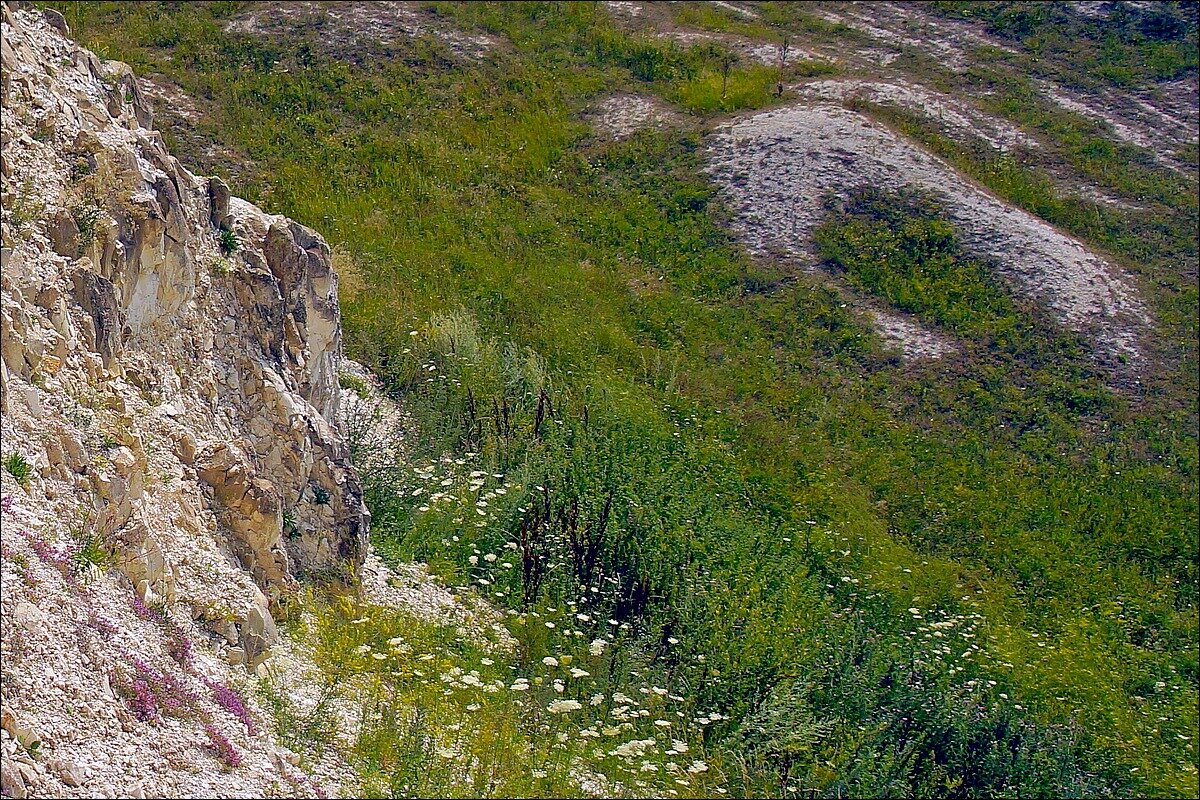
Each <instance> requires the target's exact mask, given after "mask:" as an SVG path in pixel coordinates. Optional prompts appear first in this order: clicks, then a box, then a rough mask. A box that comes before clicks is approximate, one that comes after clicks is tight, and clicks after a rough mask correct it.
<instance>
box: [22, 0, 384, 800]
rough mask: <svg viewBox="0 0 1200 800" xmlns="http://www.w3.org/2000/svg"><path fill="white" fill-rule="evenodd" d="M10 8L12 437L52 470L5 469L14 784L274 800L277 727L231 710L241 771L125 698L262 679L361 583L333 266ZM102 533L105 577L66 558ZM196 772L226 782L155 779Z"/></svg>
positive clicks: (357, 492)
mask: <svg viewBox="0 0 1200 800" xmlns="http://www.w3.org/2000/svg"><path fill="white" fill-rule="evenodd" d="M0 8H2V14H3V19H2V25H3V46H2V49H0V58H2V62H3V64H2V66H3V71H2V73H3V86H2V87H0V89H2V92H3V104H4V113H3V121H2V131H0V133H2V137H0V141H2V149H0V173H2V177H3V190H2V194H3V197H2V200H3V203H2V206H3V213H2V216H0V234H2V237H3V245H2V251H0V256H2V260H3V270H2V273H0V300H2V303H0V390H2V395H0V411H2V414H0V433H2V435H3V456H4V457H6V458H8V457H10V456H19V457H20V458H21V460H22V462H23V463H24V464H25V465H27V469H28V474H27V475H24V476H21V477H18V476H14V475H13V474H11V473H10V472H9V471H3V472H2V473H0V484H2V486H0V491H2V493H3V495H4V509H3V512H2V514H3V519H2V523H3V546H4V554H3V556H4V557H3V559H0V565H2V568H3V581H2V587H3V591H2V592H0V648H2V650H3V652H2V653H0V655H2V656H3V662H4V681H3V690H2V695H3V703H4V713H5V719H6V724H5V726H4V727H5V732H4V733H3V734H0V738H2V739H3V743H2V744H3V747H2V748H0V750H2V753H0V755H3V758H4V767H3V770H2V772H3V777H4V791H5V792H6V793H7V794H9V795H11V796H14V797H20V796H25V794H26V793H28V795H29V796H47V795H51V796H53V795H62V794H68V795H69V794H71V793H74V794H75V795H76V796H100V795H101V794H107V796H129V795H130V794H131V793H132V794H133V796H168V795H176V796H179V795H182V796H234V795H236V796H261V795H262V794H263V792H265V791H267V788H268V787H269V786H271V785H272V783H273V782H277V781H280V780H281V777H280V774H279V772H278V769H277V765H276V764H275V762H274V761H272V760H271V757H270V752H269V751H270V749H271V748H270V742H269V741H268V740H267V739H264V738H263V737H264V736H266V735H267V734H266V733H263V732H262V731H257V732H255V733H251V732H250V726H249V725H247V726H244V729H243V726H242V724H241V723H240V722H238V721H237V720H236V719H232V718H230V717H229V715H228V714H227V713H226V712H224V711H222V710H221V709H220V708H219V707H213V708H211V709H209V710H208V711H205V712H204V713H205V714H208V715H210V716H211V718H212V719H213V724H214V725H216V726H217V728H219V729H220V730H221V732H222V735H224V736H226V737H228V738H230V739H231V740H232V741H234V744H235V746H236V747H237V748H238V749H239V750H240V751H241V752H242V753H243V755H244V756H245V758H244V761H243V764H242V766H240V767H239V768H238V769H237V770H235V771H233V772H231V773H225V772H223V771H222V770H221V769H220V767H219V765H217V764H216V762H213V761H212V756H211V751H212V748H211V747H208V746H207V745H206V741H207V740H206V738H205V734H204V733H203V731H201V729H200V726H199V725H190V726H189V725H185V724H183V723H180V722H179V721H178V720H175V719H173V718H172V720H171V724H170V725H166V726H165V727H161V728H155V727H154V726H153V725H150V724H149V723H147V722H146V721H145V720H137V719H134V718H133V717H132V716H131V712H130V708H131V707H130V706H127V703H126V702H125V701H122V700H121V699H119V697H118V696H117V695H119V694H120V692H119V691H118V690H119V686H118V685H117V683H116V682H114V681H118V678H119V677H120V676H122V675H124V676H125V677H126V678H129V677H130V676H136V675H138V674H141V672H144V669H143V667H144V666H145V665H147V664H148V665H151V666H153V668H154V669H155V670H167V669H170V668H174V667H173V666H172V665H173V664H174V663H175V662H178V664H179V665H180V666H181V667H182V665H184V664H185V663H186V664H187V665H188V666H187V668H186V669H181V671H180V674H181V675H183V676H184V678H182V680H185V681H191V684H192V686H191V690H192V692H193V693H194V694H195V695H196V696H197V697H201V698H204V697H207V696H208V694H209V689H208V688H206V687H207V686H209V683H208V682H210V681H212V682H218V683H228V682H231V681H236V680H238V677H237V676H238V675H240V676H241V679H247V677H248V676H247V670H250V671H251V672H253V670H254V669H255V668H260V669H261V665H262V663H263V662H264V661H266V660H268V659H269V658H270V654H271V647H272V646H273V645H274V644H275V643H276V642H277V641H278V633H277V631H276V626H275V622H274V620H273V618H272V614H273V612H274V613H276V614H277V613H278V610H279V607H280V606H279V603H278V600H279V599H280V598H281V597H282V596H284V595H286V594H287V593H288V592H289V590H291V589H293V588H294V587H295V585H296V580H297V578H298V577H300V576H302V575H304V574H319V575H333V574H336V573H346V572H348V571H351V570H356V569H357V568H358V566H360V565H361V564H362V562H363V559H364V557H365V556H366V554H367V532H368V523H369V515H368V512H367V510H366V507H365V506H364V504H363V499H362V488H361V484H360V482H359V479H358V476H357V474H356V473H355V471H354V469H353V467H352V466H351V464H350V461H349V451H348V448H347V446H346V444H345V442H344V438H343V435H342V431H341V427H340V423H339V417H338V410H339V409H338V405H339V398H340V395H341V393H340V391H339V387H338V377H337V376H338V370H339V364H340V362H341V359H342V345H341V325H340V316H339V311H338V302H337V276H336V275H335V273H334V271H333V269H332V266H331V259H330V249H329V247H328V245H327V244H326V243H325V241H324V240H323V239H322V238H321V237H320V236H319V235H318V234H317V233H315V232H313V231H311V230H309V229H308V228H306V227H304V226H302V225H299V224H297V223H295V222H292V221H291V220H288V219H286V218H284V217H280V216H273V215H270V214H266V213H264V212H263V211H261V210H260V209H258V208H257V207H255V206H253V205H251V204H250V203H247V202H244V201H242V200H239V199H238V198H235V197H231V196H230V192H229V189H228V188H227V187H226V186H225V185H224V184H223V183H222V182H221V181H220V180H218V179H215V178H204V177H197V176H195V175H193V174H191V173H190V172H189V171H188V170H186V169H185V168H183V167H182V166H181V165H180V163H179V162H178V161H177V160H176V159H175V158H174V157H172V156H171V154H170V153H168V152H167V149H166V147H165V146H164V144H163V139H162V137H161V136H160V135H159V134H158V133H157V132H155V131H154V130H153V128H152V127H151V124H152V119H153V116H152V113H151V109H150V107H149V105H148V104H147V102H146V100H145V98H144V97H143V96H142V93H141V91H140V89H139V88H138V83H137V81H136V79H135V78H134V75H133V73H132V72H131V70H130V69H129V67H127V66H126V65H124V64H119V63H115V62H105V61H101V60H100V59H98V58H97V57H96V56H95V55H94V54H92V53H91V52H89V51H87V50H85V49H83V48H81V47H79V46H78V45H77V44H75V43H74V42H73V41H72V40H70V39H69V38H68V35H69V32H68V30H67V26H66V23H65V22H64V21H63V18H62V17H61V16H60V15H58V14H57V13H55V12H53V11H46V12H41V11H37V10H33V9H22V10H19V11H17V10H15V9H13V8H12V7H11V6H10V5H9V4H7V3H5V4H2V6H0ZM89 541H90V542H93V543H97V542H98V543H99V544H100V546H101V547H102V548H107V549H108V550H110V551H111V553H110V557H109V563H108V564H107V565H102V567H103V568H97V567H95V566H87V567H85V568H78V564H77V563H75V562H70V563H68V559H67V557H66V555H65V554H67V553H69V552H74V553H75V556H78V555H79V552H78V551H79V548H80V547H81V546H82V545H81V544H80V543H81V542H89ZM72 548H74V550H73V551H72ZM147 606H149V607H150V609H152V611H147ZM155 609H156V610H155ZM184 639H186V640H187V641H188V644H187V646H186V647H185V646H183V645H181V644H180V643H179V642H180V641H181V640H184ZM193 642H194V643H195V644H196V645H197V646H196V647H195V648H194V651H191V644H192V643H193ZM172 659H173V660H172ZM239 671H240V672H239ZM155 674H157V673H155ZM118 682H119V681H118ZM189 702H190V701H189ZM197 702H200V701H197ZM204 702H210V701H207V700H206V701H204ZM246 702H247V704H248V706H250V707H251V708H253V707H254V704H253V701H252V699H251V698H247V699H246ZM81 708H82V709H85V710H84V711H82V712H81V710H80V709H81ZM231 719H232V721H231ZM10 722H11V724H9V723H10ZM259 727H263V726H259ZM10 728H11V730H10ZM28 730H35V731H36V732H37V734H36V735H37V738H38V740H39V741H40V742H41V747H42V751H43V752H45V753H46V754H48V757H51V758H50V760H47V761H46V762H45V765H50V767H49V768H45V765H43V764H42V763H41V762H39V761H37V760H36V759H32V760H31V759H30V758H28V757H27V753H26V749H27V745H26V744H25V743H22V742H21V741H20V739H19V736H20V735H23V734H22V732H27V731H28ZM13 731H16V732H15V733H14V732H13ZM30 735H32V734H30ZM180 754H182V755H180ZM177 757H184V758H188V759H194V760H195V762H196V763H197V764H198V765H199V766H200V769H198V770H197V771H196V772H195V773H190V772H189V773H186V776H185V775H184V774H182V773H181V774H179V775H168V776H165V777H164V776H163V775H162V774H159V773H157V772H156V767H155V764H157V763H161V762H162V761H163V760H164V759H167V760H169V759H170V758H177ZM284 777H287V776H284ZM292 777H295V776H292ZM339 780H340V778H338V777H336V776H333V777H331V776H329V775H326V776H324V777H322V776H320V775H315V776H313V777H312V781H315V783H314V782H311V781H309V778H308V777H306V778H305V779H304V787H305V788H303V791H302V792H301V793H305V794H307V793H311V789H310V788H308V787H309V786H310V783H312V785H313V786H317V785H320V786H324V787H325V788H324V791H330V792H332V791H337V789H336V787H337V785H338V782H339ZM178 781H184V782H183V783H173V782H178ZM290 781H291V778H287V780H285V781H284V783H285V785H290V783H289V782H290ZM296 791H301V790H300V789H297V790H296ZM138 792H143V793H144V795H138V794H137V793H138Z"/></svg>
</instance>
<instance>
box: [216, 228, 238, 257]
mask: <svg viewBox="0 0 1200 800" xmlns="http://www.w3.org/2000/svg"><path fill="white" fill-rule="evenodd" d="M217 245H218V246H219V247H220V248H221V252H222V253H223V254H224V255H226V256H231V255H233V254H234V253H236V252H237V251H238V248H239V247H241V242H240V241H238V235H237V234H236V233H234V232H233V231H232V230H230V229H229V228H221V230H220V231H219V232H218V233H217Z"/></svg>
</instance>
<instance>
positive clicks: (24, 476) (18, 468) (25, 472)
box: [2, 453, 33, 486]
mask: <svg viewBox="0 0 1200 800" xmlns="http://www.w3.org/2000/svg"><path fill="white" fill-rule="evenodd" d="M2 463H3V465H4V471H5V472H7V473H8V474H9V475H12V476H13V478H15V479H16V481H17V483H19V484H21V485H22V486H28V485H29V479H30V477H32V476H33V465H32V464H30V463H29V462H28V461H27V460H26V459H25V456H23V455H21V454H20V453H9V454H8V455H6V456H5V457H4V461H3V462H2Z"/></svg>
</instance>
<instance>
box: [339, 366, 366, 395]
mask: <svg viewBox="0 0 1200 800" xmlns="http://www.w3.org/2000/svg"><path fill="white" fill-rule="evenodd" d="M338 385H339V386H341V387H342V388H343V389H349V390H350V391H352V392H354V393H355V394H356V395H358V396H359V397H360V398H362V399H363V400H366V399H367V397H369V396H370V394H371V390H370V387H368V386H367V382H366V381H364V380H363V379H362V378H360V377H358V376H357V375H352V374H351V373H349V372H339V373H338Z"/></svg>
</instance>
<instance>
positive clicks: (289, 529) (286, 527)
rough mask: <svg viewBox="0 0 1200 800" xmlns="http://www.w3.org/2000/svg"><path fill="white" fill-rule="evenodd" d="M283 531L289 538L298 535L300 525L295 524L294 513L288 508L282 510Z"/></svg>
mask: <svg viewBox="0 0 1200 800" xmlns="http://www.w3.org/2000/svg"><path fill="white" fill-rule="evenodd" d="M283 533H284V535H285V536H287V538H289V539H295V538H296V537H297V536H299V535H300V526H299V525H297V524H296V514H295V512H293V511H292V510H291V509H290V508H289V509H288V510H286V511H284V512H283Z"/></svg>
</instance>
